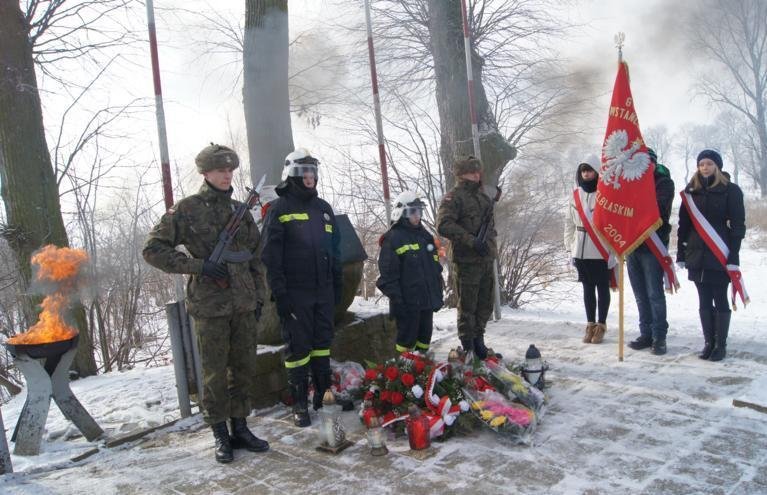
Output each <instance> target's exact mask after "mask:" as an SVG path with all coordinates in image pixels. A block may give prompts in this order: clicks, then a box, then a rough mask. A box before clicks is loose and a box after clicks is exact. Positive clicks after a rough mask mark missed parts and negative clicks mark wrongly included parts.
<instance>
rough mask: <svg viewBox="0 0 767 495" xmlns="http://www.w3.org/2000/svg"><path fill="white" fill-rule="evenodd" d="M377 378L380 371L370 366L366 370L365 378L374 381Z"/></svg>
mask: <svg viewBox="0 0 767 495" xmlns="http://www.w3.org/2000/svg"><path fill="white" fill-rule="evenodd" d="M376 378H378V372H377V371H376V370H375V369H373V368H368V369H367V370H365V380H367V381H369V382H372V381H373V380H375V379H376Z"/></svg>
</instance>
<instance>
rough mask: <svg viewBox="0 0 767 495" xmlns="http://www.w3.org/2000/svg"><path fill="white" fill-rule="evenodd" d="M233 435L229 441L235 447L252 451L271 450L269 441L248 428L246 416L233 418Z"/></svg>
mask: <svg viewBox="0 0 767 495" xmlns="http://www.w3.org/2000/svg"><path fill="white" fill-rule="evenodd" d="M231 420H232V436H231V437H230V438H229V442H230V443H231V445H232V448H233V449H245V450H249V451H250V452H266V451H267V450H269V442H267V441H266V440H261V439H260V438H258V437H257V436H255V435H254V434H253V432H251V431H250V430H249V429H248V423H247V421H246V420H245V418H231Z"/></svg>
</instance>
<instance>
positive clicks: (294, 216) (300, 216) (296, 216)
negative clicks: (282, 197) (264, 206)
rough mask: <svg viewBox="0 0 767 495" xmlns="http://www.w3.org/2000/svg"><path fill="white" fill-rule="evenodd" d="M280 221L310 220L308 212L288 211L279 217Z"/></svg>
mask: <svg viewBox="0 0 767 495" xmlns="http://www.w3.org/2000/svg"><path fill="white" fill-rule="evenodd" d="M277 220H279V221H280V223H285V222H290V221H292V220H309V214H308V213H286V214H284V215H280V216H279V217H277Z"/></svg>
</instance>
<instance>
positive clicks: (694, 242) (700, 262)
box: [677, 150, 746, 361]
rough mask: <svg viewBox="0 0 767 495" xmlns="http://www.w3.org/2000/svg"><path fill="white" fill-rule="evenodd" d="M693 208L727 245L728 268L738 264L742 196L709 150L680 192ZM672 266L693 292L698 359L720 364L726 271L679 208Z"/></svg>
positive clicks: (724, 328) (727, 313)
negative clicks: (700, 345) (695, 295)
mask: <svg viewBox="0 0 767 495" xmlns="http://www.w3.org/2000/svg"><path fill="white" fill-rule="evenodd" d="M685 192H686V193H689V195H690V196H691V197H692V201H693V202H694V203H695V206H696V207H697V208H698V210H700V212H701V214H702V215H703V216H704V217H705V218H706V220H708V222H709V223H710V224H711V226H712V227H713V228H714V230H715V231H716V233H717V234H718V235H719V237H720V238H721V239H722V240H723V241H724V242H725V244H727V247H728V249H729V254H728V257H727V265H734V266H738V265H739V264H740V258H739V253H740V244H741V241H742V240H743V237H745V235H746V223H745V220H746V212H745V206H744V204H743V191H741V190H740V187H738V186H737V184H734V183H732V182H730V180H729V177H728V175H727V174H726V173H723V172H722V157H721V155H719V153H717V152H716V151H713V150H703V151H701V152H700V154H699V155H698V170H697V171H696V172H695V174H694V175H693V177H692V180H690V183H689V184H688V185H687V187H686V188H685ZM677 234H678V244H677V262H678V263H679V264H680V266H683V267H685V268H687V276H688V279H689V280H692V281H693V282H695V287H696V289H697V290H698V301H699V305H698V312H699V314H700V323H701V327H702V329H703V338H704V340H705V346H704V347H703V350H702V351H701V353H700V356H699V357H700V358H701V359H708V360H711V361H721V360H722V359H724V357H725V354H726V352H725V351H726V348H727V334H728V332H729V328H730V316H731V314H732V313H731V311H730V306H729V303H728V302H727V286H728V285H729V283H730V278H729V275H728V274H727V269H726V268H725V267H724V266H723V265H722V264H721V263H720V262H719V260H718V259H717V258H716V256H715V255H714V253H713V252H712V251H711V249H709V247H708V246H707V245H706V243H705V242H704V241H703V238H702V237H701V236H700V234H699V233H698V232H697V230H696V229H695V227H694V225H693V223H692V221H691V219H690V215H689V213H688V211H687V208H686V207H685V206H682V207H681V208H679V229H678V231H677Z"/></svg>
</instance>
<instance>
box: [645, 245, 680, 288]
mask: <svg viewBox="0 0 767 495" xmlns="http://www.w3.org/2000/svg"><path fill="white" fill-rule="evenodd" d="M644 243H645V244H646V245H647V247H648V248H649V249H650V252H651V253H652V254H653V255H655V258H656V259H657V260H658V263H660V266H661V268H663V286H664V287H665V288H666V292H668V293H670V294H673V293H674V292H676V291H678V290H679V287H680V285H679V279H677V276H676V271H675V270H674V261H673V260H672V259H671V255H670V254H668V248H666V245H665V244H663V242H662V241H661V240H660V237H658V234H657V233H656V232H653V233H652V234H650V237H648V238H647V240H646V241H644Z"/></svg>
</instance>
